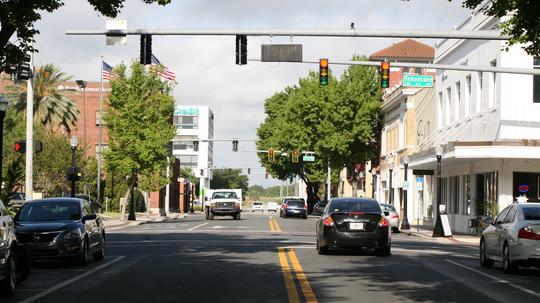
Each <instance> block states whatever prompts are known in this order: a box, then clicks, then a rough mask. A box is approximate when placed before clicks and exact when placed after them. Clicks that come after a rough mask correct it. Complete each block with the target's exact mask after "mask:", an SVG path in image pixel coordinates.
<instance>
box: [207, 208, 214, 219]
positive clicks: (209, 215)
mask: <svg viewBox="0 0 540 303" xmlns="http://www.w3.org/2000/svg"><path fill="white" fill-rule="evenodd" d="M208 220H214V214H213V213H212V211H210V210H209V211H208Z"/></svg>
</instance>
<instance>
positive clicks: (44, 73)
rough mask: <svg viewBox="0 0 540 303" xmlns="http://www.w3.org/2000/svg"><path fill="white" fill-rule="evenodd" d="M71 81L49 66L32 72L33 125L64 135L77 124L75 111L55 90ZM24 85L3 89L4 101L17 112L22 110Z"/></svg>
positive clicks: (72, 104) (24, 96)
mask: <svg viewBox="0 0 540 303" xmlns="http://www.w3.org/2000/svg"><path fill="white" fill-rule="evenodd" d="M71 78H72V77H71V76H67V75H66V74H65V73H64V72H61V71H60V69H59V68H57V67H56V66H54V65H53V64H46V65H44V66H41V67H37V68H36V72H35V74H34V85H33V87H34V121H38V122H40V123H41V124H43V125H44V126H46V127H47V128H48V129H49V130H50V131H55V130H57V129H58V127H63V128H64V129H65V130H66V131H67V132H68V133H69V132H71V130H73V128H74V127H75V126H76V123H77V117H78V115H79V109H78V108H77V104H75V102H73V101H72V100H71V99H70V98H68V97H66V96H65V95H62V94H61V93H60V92H59V90H58V86H59V85H61V84H62V83H63V82H65V81H68V80H70V79H71ZM26 88H27V86H26V83H20V84H18V85H15V86H10V87H7V90H8V94H7V95H8V98H9V99H10V101H11V103H12V105H11V106H13V108H14V109H15V110H16V111H17V112H22V111H25V110H26Z"/></svg>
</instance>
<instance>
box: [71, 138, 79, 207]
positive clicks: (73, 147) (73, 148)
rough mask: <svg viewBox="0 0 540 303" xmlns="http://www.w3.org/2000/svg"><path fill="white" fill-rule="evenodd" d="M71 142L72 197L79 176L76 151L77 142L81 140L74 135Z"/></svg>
mask: <svg viewBox="0 0 540 303" xmlns="http://www.w3.org/2000/svg"><path fill="white" fill-rule="evenodd" d="M69 143H70V145H71V174H70V179H71V180H70V181H71V197H75V180H76V178H77V160H76V159H75V152H76V151H77V144H78V143H79V142H78V140H77V137H75V136H72V137H71V140H70V141H69Z"/></svg>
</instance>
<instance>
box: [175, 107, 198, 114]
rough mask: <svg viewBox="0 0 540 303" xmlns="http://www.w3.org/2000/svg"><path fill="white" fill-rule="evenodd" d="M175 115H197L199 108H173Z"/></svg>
mask: <svg viewBox="0 0 540 303" xmlns="http://www.w3.org/2000/svg"><path fill="white" fill-rule="evenodd" d="M174 115H175V116H198V115H199V109H198V108H195V107H177V108H175V109H174Z"/></svg>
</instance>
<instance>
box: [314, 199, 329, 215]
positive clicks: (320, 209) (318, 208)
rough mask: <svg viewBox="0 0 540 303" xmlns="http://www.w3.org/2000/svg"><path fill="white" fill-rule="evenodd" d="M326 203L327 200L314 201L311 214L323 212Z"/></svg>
mask: <svg viewBox="0 0 540 303" xmlns="http://www.w3.org/2000/svg"><path fill="white" fill-rule="evenodd" d="M326 204H328V201H319V202H317V203H315V205H314V206H313V214H314V215H316V216H320V215H321V214H322V213H323V211H324V208H325V207H326Z"/></svg>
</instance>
